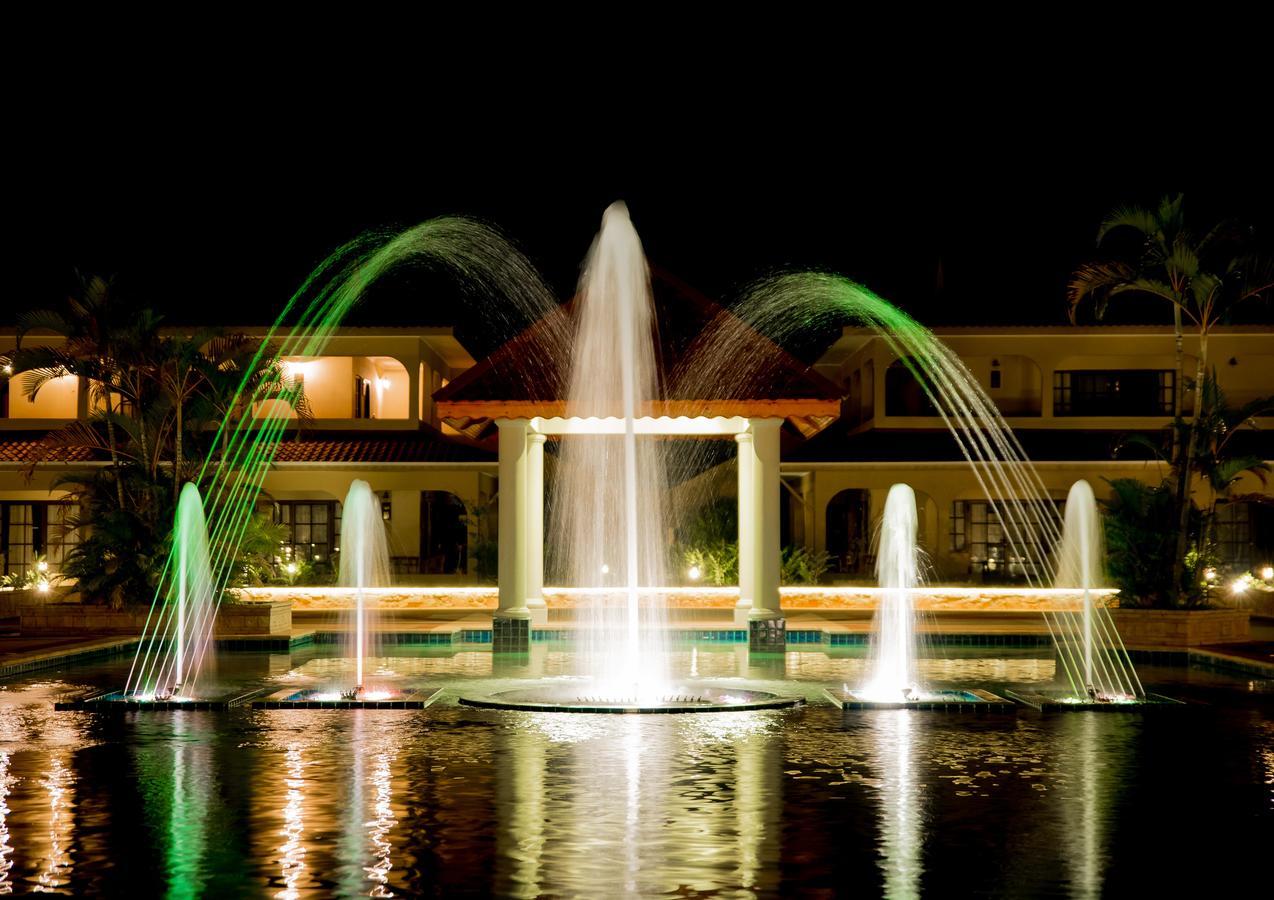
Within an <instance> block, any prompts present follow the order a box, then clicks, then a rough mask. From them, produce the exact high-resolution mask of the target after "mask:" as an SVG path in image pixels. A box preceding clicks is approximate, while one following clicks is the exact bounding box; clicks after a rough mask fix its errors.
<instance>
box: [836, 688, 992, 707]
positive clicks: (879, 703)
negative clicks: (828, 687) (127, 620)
mask: <svg viewBox="0 0 1274 900" xmlns="http://www.w3.org/2000/svg"><path fill="white" fill-rule="evenodd" d="M826 693H827V697H828V699H829V700H831V701H832V702H833V703H835V704H836V705H837V706H839V707H840V708H841V709H842V710H844V711H845V712H853V711H859V710H870V709H917V710H924V711H940V712H960V713H966V712H968V713H1011V712H1013V711H1015V710H1016V709H1017V706H1016V705H1015V704H1014V703H1013V702H1011V701H1009V700H1005V699H1004V698H1003V697H1000V696H998V695H997V694H992V693H991V692H990V691H983V690H956V691H922V692H920V694H919V695H918V696H917V697H916V699H914V700H902V699H899V700H881V699H879V698H878V697H877V698H873V697H870V696H867V695H865V694H863V693H861V692H859V691H846V692H838V691H827V692H826Z"/></svg>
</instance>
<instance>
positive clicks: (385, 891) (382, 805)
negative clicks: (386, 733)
mask: <svg viewBox="0 0 1274 900" xmlns="http://www.w3.org/2000/svg"><path fill="white" fill-rule="evenodd" d="M396 756H397V750H395V749H392V748H388V747H386V748H383V749H381V750H380V751H378V752H377V753H376V755H375V757H374V759H375V766H374V767H373V768H372V776H371V782H372V787H373V788H375V790H376V795H375V799H374V801H373V804H372V818H371V820H370V821H369V822H368V823H367V827H368V837H369V839H370V840H371V845H372V859H373V862H372V864H371V865H370V866H368V867H367V870H366V871H367V877H368V878H369V879H371V882H372V890H371V895H370V896H372V897H392V896H394V892H393V891H391V890H390V889H389V870H390V869H392V868H393V867H394V864H393V860H392V855H393V850H394V845H393V843H392V842H391V841H390V840H389V832H390V830H391V829H392V828H393V827H394V826H395V825H397V824H398V819H397V817H396V816H395V815H394V810H393V796H394V794H393V776H392V774H391V766H392V764H393V761H394V758H395V757H396Z"/></svg>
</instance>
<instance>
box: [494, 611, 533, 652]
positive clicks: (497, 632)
mask: <svg viewBox="0 0 1274 900" xmlns="http://www.w3.org/2000/svg"><path fill="white" fill-rule="evenodd" d="M530 649H531V617H530V616H529V615H525V614H524V615H512V616H511V615H499V614H497V615H495V616H493V617H492V619H491V650H492V651H493V652H495V653H526V652H528V651H529V650H530Z"/></svg>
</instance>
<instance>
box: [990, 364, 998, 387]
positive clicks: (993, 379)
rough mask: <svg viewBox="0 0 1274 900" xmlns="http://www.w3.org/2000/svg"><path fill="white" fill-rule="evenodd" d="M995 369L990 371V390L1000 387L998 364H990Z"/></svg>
mask: <svg viewBox="0 0 1274 900" xmlns="http://www.w3.org/2000/svg"><path fill="white" fill-rule="evenodd" d="M991 365H992V366H994V367H995V368H993V369H991V390H993V391H994V390H997V389H998V388H999V387H1000V369H999V366H1000V364H999V363H992V364H991Z"/></svg>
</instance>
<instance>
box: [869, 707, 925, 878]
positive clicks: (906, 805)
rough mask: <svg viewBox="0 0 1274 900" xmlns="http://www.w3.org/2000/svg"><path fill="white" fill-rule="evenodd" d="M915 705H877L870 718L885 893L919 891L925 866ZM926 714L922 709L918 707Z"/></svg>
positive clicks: (881, 865)
mask: <svg viewBox="0 0 1274 900" xmlns="http://www.w3.org/2000/svg"><path fill="white" fill-rule="evenodd" d="M916 715H918V713H916V712H915V711H914V710H909V709H892V710H878V711H876V712H875V713H874V714H873V715H872V717H871V719H872V722H871V725H872V736H873V738H874V743H875V745H876V770H877V771H878V772H879V773H880V782H879V783H880V792H879V797H880V850H881V860H880V868H881V870H882V871H883V873H884V876H885V890H884V895H885V896H887V897H918V896H919V895H920V875H921V873H922V872H923V871H924V866H923V864H922V862H921V849H922V847H923V844H924V834H923V827H922V825H923V823H922V820H921V815H922V809H921V802H920V787H919V784H918V783H917V781H918V780H917V772H916V763H915V756H914V752H915V748H914V747H913V742H914V735H913V731H914V729H915V727H916V722H915V716H916ZM920 715H923V713H920Z"/></svg>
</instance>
